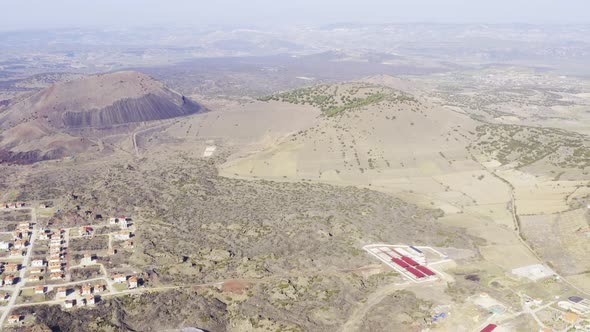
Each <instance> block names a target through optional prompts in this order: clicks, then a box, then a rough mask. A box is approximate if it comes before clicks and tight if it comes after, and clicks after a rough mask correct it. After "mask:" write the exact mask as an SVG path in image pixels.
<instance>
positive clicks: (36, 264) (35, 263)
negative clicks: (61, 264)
mask: <svg viewBox="0 0 590 332" xmlns="http://www.w3.org/2000/svg"><path fill="white" fill-rule="evenodd" d="M31 266H32V267H43V266H45V262H44V261H43V260H42V259H35V260H33V261H31Z"/></svg>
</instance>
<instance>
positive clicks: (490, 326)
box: [481, 324, 498, 332]
mask: <svg viewBox="0 0 590 332" xmlns="http://www.w3.org/2000/svg"><path fill="white" fill-rule="evenodd" d="M496 327H498V326H497V325H496V324H488V326H486V327H484V328H483V329H482V330H481V332H492V331H493V330H495V329H496Z"/></svg>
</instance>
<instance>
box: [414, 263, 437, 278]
mask: <svg viewBox="0 0 590 332" xmlns="http://www.w3.org/2000/svg"><path fill="white" fill-rule="evenodd" d="M416 269H417V270H418V271H420V272H422V273H424V274H425V275H427V276H433V275H434V272H432V270H430V269H429V268H427V267H426V266H422V265H418V266H416Z"/></svg>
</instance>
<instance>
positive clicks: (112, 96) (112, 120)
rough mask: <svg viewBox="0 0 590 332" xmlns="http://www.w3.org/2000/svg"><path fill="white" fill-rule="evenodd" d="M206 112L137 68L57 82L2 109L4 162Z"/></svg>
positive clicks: (65, 151) (81, 148)
mask: <svg viewBox="0 0 590 332" xmlns="http://www.w3.org/2000/svg"><path fill="white" fill-rule="evenodd" d="M203 111H205V108H204V107H202V106H201V105H200V104H198V103H196V102H194V101H192V100H190V99H188V98H186V97H184V96H182V95H180V94H179V93H177V92H175V91H172V90H170V89H168V88H167V87H165V86H164V85H163V84H162V83H160V82H158V81H156V80H154V79H152V78H151V77H149V76H147V75H145V74H142V73H138V72H133V71H125V72H117V73H111V74H102V75H93V76H86V77H82V78H79V79H73V80H68V81H64V82H60V83H56V84H53V85H51V86H49V87H47V88H46V89H44V90H42V91H39V92H37V93H35V94H33V95H31V96H30V97H28V98H26V99H23V100H21V101H19V102H18V103H15V104H13V105H11V106H10V107H9V108H8V109H6V110H5V111H4V112H2V113H0V163H11V164H14V163H17V164H18V163H31V162H35V161H40V160H47V159H56V158H61V157H63V156H67V155H73V154H79V153H84V152H89V151H90V150H89V149H94V150H96V149H97V148H96V147H97V146H99V145H98V144H96V142H95V141H93V140H92V139H90V138H91V137H90V136H87V135H92V137H94V138H100V137H104V136H108V135H110V134H112V133H114V132H117V131H118V132H121V130H123V131H125V130H127V129H129V128H130V127H131V126H132V125H133V124H137V123H139V122H148V121H155V120H163V119H169V118H174V117H179V116H186V115H190V114H194V113H198V112H203ZM115 127H116V128H115ZM109 129H114V130H109Z"/></svg>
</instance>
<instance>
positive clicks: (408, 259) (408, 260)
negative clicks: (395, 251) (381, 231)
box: [402, 256, 420, 266]
mask: <svg viewBox="0 0 590 332" xmlns="http://www.w3.org/2000/svg"><path fill="white" fill-rule="evenodd" d="M402 259H403V260H404V262H406V263H408V264H410V265H412V266H418V265H420V263H418V262H416V261H415V260H413V259H411V258H410V257H408V256H402Z"/></svg>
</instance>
